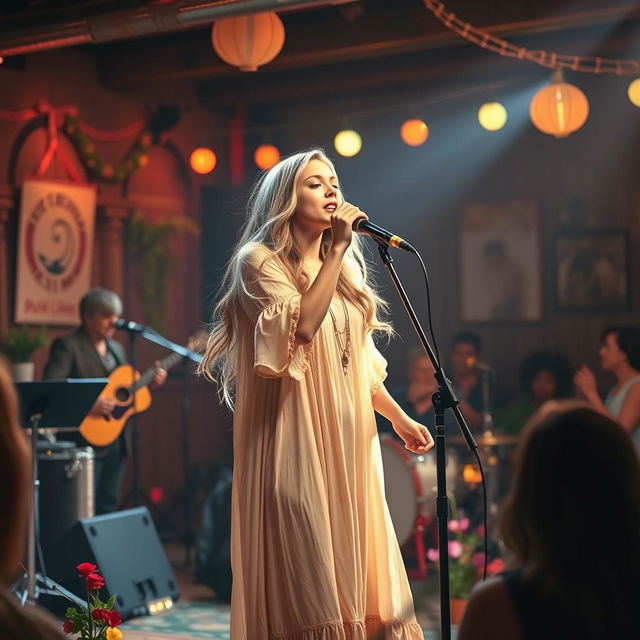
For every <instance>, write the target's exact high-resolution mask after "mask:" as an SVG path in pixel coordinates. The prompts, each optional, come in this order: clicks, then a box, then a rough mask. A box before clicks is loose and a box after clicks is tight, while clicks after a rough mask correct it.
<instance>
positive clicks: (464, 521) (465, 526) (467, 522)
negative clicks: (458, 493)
mask: <svg viewBox="0 0 640 640" xmlns="http://www.w3.org/2000/svg"><path fill="white" fill-rule="evenodd" d="M470 524H471V520H469V518H462V519H460V520H459V521H458V525H459V527H460V531H466V530H467V529H468V528H469V525H470Z"/></svg>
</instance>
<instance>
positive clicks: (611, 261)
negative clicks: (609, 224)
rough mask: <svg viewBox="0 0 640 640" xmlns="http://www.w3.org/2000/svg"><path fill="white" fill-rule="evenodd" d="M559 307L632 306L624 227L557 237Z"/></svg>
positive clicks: (616, 308) (599, 308)
mask: <svg viewBox="0 0 640 640" xmlns="http://www.w3.org/2000/svg"><path fill="white" fill-rule="evenodd" d="M554 253H555V299H556V306H557V308H558V311H622V310H625V309H628V308H629V236H628V233H627V232H626V231H624V230H603V231H584V232H578V233H571V234H561V235H558V236H556V238H555V247H554Z"/></svg>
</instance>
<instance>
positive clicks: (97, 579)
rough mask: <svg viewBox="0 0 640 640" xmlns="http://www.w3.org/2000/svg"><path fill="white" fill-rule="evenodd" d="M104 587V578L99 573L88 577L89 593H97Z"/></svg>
mask: <svg viewBox="0 0 640 640" xmlns="http://www.w3.org/2000/svg"><path fill="white" fill-rule="evenodd" d="M102 587H104V578H103V577H102V576H100V575H98V574H97V573H90V574H89V575H88V576H87V589H89V591H97V590H98V589H102Z"/></svg>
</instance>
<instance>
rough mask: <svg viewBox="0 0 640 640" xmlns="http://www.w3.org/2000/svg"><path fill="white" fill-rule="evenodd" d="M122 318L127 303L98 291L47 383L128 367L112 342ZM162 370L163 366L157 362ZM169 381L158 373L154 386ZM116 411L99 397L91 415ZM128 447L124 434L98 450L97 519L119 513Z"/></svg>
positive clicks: (48, 371) (89, 297) (56, 351)
mask: <svg viewBox="0 0 640 640" xmlns="http://www.w3.org/2000/svg"><path fill="white" fill-rule="evenodd" d="M121 314H122V302H121V301H120V298H119V297H118V295H117V294H115V293H114V292H113V291H109V290H108V289H101V288H96V289H91V291H89V292H87V293H86V294H85V295H84V296H83V297H82V299H81V300H80V317H81V319H82V325H81V326H80V327H78V329H76V330H75V331H73V332H72V333H70V334H68V335H65V336H61V337H59V338H56V339H55V340H54V341H53V343H52V344H51V351H50V352H49V360H48V362H47V364H46V365H45V369H44V376H43V377H44V379H45V380H64V379H66V378H105V377H108V375H109V374H110V373H111V372H112V371H113V370H114V369H115V368H116V367H118V366H120V365H122V364H125V362H126V355H125V351H124V348H123V347H122V345H121V344H120V343H118V342H115V341H114V340H112V338H113V334H114V333H115V328H116V321H117V320H118V318H119V317H120V315H121ZM156 365H159V363H158V362H156ZM166 378H167V372H166V371H165V370H164V369H158V371H157V373H156V374H155V377H154V379H153V381H152V382H151V384H150V385H149V386H150V387H151V388H152V389H157V388H158V387H160V386H162V385H163V384H164V382H165V380H166ZM113 407H114V403H113V401H112V400H111V399H110V398H98V400H96V402H95V404H94V405H93V407H92V409H91V411H90V413H89V415H92V416H95V417H104V418H109V417H110V416H111V412H112V411H113ZM74 439H76V438H74ZM77 439H79V440H77ZM77 439H76V440H77V441H78V442H79V443H80V444H81V445H82V446H87V444H88V443H87V442H85V441H84V439H83V438H82V436H80V434H78V436H77ZM127 448H128V447H127V440H126V436H125V432H124V431H123V432H122V434H121V435H120V436H119V437H118V439H117V440H116V441H115V442H113V443H112V444H110V445H108V446H106V447H97V448H95V447H94V449H95V459H94V484H95V504H96V514H100V513H109V512H111V511H115V510H116V508H117V504H118V495H119V493H120V485H121V482H122V471H123V468H124V458H125V456H126V455H127Z"/></svg>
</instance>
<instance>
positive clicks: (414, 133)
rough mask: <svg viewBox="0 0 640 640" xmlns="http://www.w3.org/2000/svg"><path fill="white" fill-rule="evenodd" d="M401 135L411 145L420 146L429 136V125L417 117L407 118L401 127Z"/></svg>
mask: <svg viewBox="0 0 640 640" xmlns="http://www.w3.org/2000/svg"><path fill="white" fill-rule="evenodd" d="M400 137H401V138H402V139H403V140H404V142H405V143H406V144H408V145H409V146H410V147H419V146H420V145H421V144H423V143H424V142H425V140H426V139H427V138H428V137H429V127H427V125H426V123H425V122H423V121H422V120H418V119H417V118H414V119H411V120H407V121H406V122H405V123H404V124H403V125H402V127H401V128H400Z"/></svg>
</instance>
